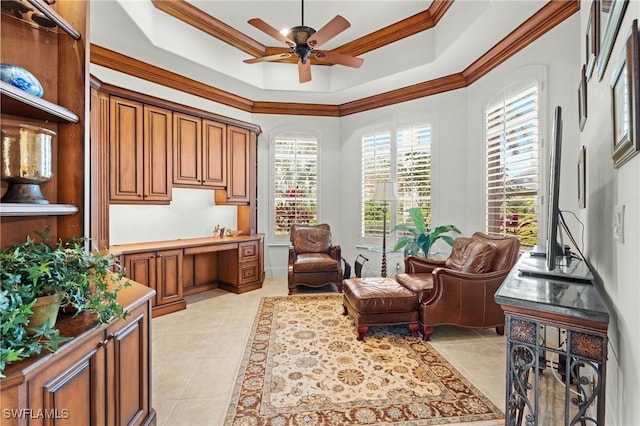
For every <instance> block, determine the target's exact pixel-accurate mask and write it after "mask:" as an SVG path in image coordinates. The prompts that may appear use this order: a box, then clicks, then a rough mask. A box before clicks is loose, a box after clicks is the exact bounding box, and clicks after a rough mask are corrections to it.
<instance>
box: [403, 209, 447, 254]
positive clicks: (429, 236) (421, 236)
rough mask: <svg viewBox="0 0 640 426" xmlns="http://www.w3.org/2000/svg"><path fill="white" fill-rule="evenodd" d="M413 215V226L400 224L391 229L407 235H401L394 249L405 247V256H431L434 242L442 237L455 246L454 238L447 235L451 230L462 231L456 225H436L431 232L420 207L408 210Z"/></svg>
mask: <svg viewBox="0 0 640 426" xmlns="http://www.w3.org/2000/svg"><path fill="white" fill-rule="evenodd" d="M407 212H408V213H409V215H410V216H411V221H412V222H413V226H409V225H406V224H400V225H396V226H394V227H393V229H392V230H391V231H402V232H404V233H406V234H407V235H401V236H400V237H399V238H398V241H397V242H396V245H395V246H394V247H393V250H394V251H397V250H400V249H402V248H403V247H404V256H405V257H407V256H419V255H420V253H422V255H423V256H424V257H429V252H430V251H431V247H432V246H433V244H434V243H435V242H436V241H437V240H439V239H442V240H444V241H445V242H447V244H449V245H450V246H453V238H452V237H451V236H449V235H446V234H447V233H449V232H457V233H458V234H459V233H460V230H459V229H458V228H456V227H455V226H454V225H442V226H438V227H436V228H435V229H434V230H433V231H431V232H429V229H428V227H427V224H426V221H425V218H424V215H423V214H422V210H421V209H420V208H419V207H413V208H410V209H408V210H407Z"/></svg>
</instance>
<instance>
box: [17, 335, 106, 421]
mask: <svg viewBox="0 0 640 426" xmlns="http://www.w3.org/2000/svg"><path fill="white" fill-rule="evenodd" d="M103 335H104V333H100V335H99V336H96V337H95V338H90V339H89V340H88V341H87V342H86V343H84V344H82V345H81V346H79V347H77V348H74V350H73V351H71V352H69V353H66V354H65V355H62V354H60V359H59V361H58V362H57V363H56V364H53V365H52V366H51V368H48V369H47V370H46V373H45V374H41V375H39V376H37V377H35V378H34V379H33V380H31V381H30V383H29V401H30V402H31V403H32V404H33V406H32V407H31V409H30V411H29V412H28V417H29V424H30V425H32V424H38V425H39V424H46V425H48V424H56V425H69V426H75V425H90V426H94V425H95V426H102V425H106V424H107V423H106V418H107V412H106V393H105V392H106V387H105V352H104V350H103V348H102V344H101V342H102V336H103Z"/></svg>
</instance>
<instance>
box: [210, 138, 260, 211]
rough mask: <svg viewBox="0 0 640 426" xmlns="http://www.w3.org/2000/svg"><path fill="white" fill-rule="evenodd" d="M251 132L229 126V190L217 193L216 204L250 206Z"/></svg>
mask: <svg viewBox="0 0 640 426" xmlns="http://www.w3.org/2000/svg"><path fill="white" fill-rule="evenodd" d="M250 160H251V151H250V132H249V131H248V130H247V129H242V128H239V127H235V126H227V188H226V190H225V191H216V198H215V200H216V204H249V201H250V186H251V185H250V182H255V180H253V179H252V176H253V174H252V170H251V168H250V164H251V161H250Z"/></svg>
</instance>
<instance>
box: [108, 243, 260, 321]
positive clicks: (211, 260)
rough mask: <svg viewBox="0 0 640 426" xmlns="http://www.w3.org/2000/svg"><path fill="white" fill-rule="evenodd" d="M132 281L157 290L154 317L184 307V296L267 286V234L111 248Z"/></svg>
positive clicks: (125, 245) (244, 290)
mask: <svg viewBox="0 0 640 426" xmlns="http://www.w3.org/2000/svg"><path fill="white" fill-rule="evenodd" d="M110 250H111V253H112V254H113V255H116V256H120V258H121V264H122V265H123V266H124V267H125V268H126V275H127V277H128V278H130V279H132V280H135V281H136V282H139V283H142V284H144V285H147V286H149V287H151V288H153V289H155V290H156V297H155V300H154V301H153V315H154V316H157V315H164V314H167V313H169V312H174V311H176V310H180V309H184V308H185V307H186V302H185V300H184V299H183V295H186V294H193V293H199V292H202V291H207V290H211V289H214V288H222V289H225V290H228V291H231V292H233V293H244V292H246V291H250V290H255V289H258V288H261V287H262V283H263V281H264V235H262V234H256V235H250V236H244V235H240V236H237V237H224V238H214V237H206V238H189V239H184V240H170V241H156V242H149V243H139V244H122V245H116V246H112V247H111V248H110Z"/></svg>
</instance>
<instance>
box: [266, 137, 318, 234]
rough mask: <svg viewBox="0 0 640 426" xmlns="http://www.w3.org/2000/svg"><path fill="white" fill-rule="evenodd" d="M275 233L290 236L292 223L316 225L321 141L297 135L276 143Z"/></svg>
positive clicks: (274, 175)
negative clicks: (319, 143)
mask: <svg viewBox="0 0 640 426" xmlns="http://www.w3.org/2000/svg"><path fill="white" fill-rule="evenodd" d="M273 164H274V173H273V179H274V185H273V188H274V207H275V209H274V216H273V217H274V223H273V225H274V234H275V236H276V237H283V236H288V235H289V228H290V227H291V225H292V224H294V223H297V224H309V225H313V224H316V222H317V219H318V217H317V215H318V140H317V138H315V137H313V136H311V135H307V134H298V133H287V134H282V135H279V136H276V138H275V140H274V162H273Z"/></svg>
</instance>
